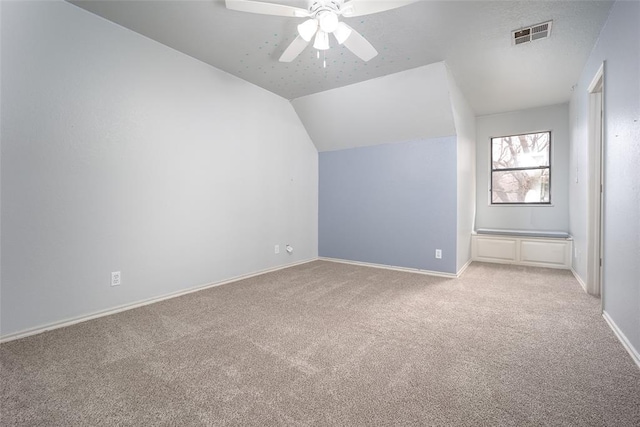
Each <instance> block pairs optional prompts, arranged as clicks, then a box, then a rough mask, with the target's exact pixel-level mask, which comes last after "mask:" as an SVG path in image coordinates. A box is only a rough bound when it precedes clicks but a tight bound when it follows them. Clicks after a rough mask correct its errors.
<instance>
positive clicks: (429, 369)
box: [0, 261, 640, 426]
mask: <svg viewBox="0 0 640 427" xmlns="http://www.w3.org/2000/svg"><path fill="white" fill-rule="evenodd" d="M0 362H1V365H0V380H1V393H2V402H1V407H0V409H1V413H0V417H1V418H0V424H2V425H3V426H10V425H59V426H71V425H83V426H89V425H139V426H141V425H410V424H411V425H456V426H463V425H473V426H477V425H518V426H521V425H579V426H588V425H608V426H614V425H617V426H634V425H635V426H638V425H640V370H639V369H638V368H637V367H636V366H635V365H634V364H633V362H632V360H631V358H630V357H629V355H628V354H627V353H626V352H625V350H624V349H623V347H622V345H621V344H620V343H619V342H618V341H617V340H616V338H615V337H614V335H613V333H612V332H611V330H610V329H609V328H608V326H607V325H606V324H605V322H604V320H603V319H602V318H601V316H600V314H599V300H597V299H595V298H592V297H590V296H588V295H586V294H585V293H584V292H583V291H582V289H581V288H580V286H579V285H578V283H577V282H576V281H575V279H574V278H573V277H572V275H571V273H570V272H568V271H558V270H547V269H538V268H527V267H513V266H501V265H491V264H481V263H474V264H472V265H471V266H470V267H469V269H468V270H467V272H466V273H465V274H464V276H463V277H462V278H460V279H457V280H456V279H442V278H436V277H429V276H423V275H417V274H409V273H401V272H396V271H388V270H381V269H373V268H367V267H357V266H351V265H344V264H337V263H330V262H323V261H316V262H312V263H309V264H304V265H300V266H297V267H292V268H289V269H286V270H282V271H278V272H274V273H270V274H266V275H263V276H260V277H256V278H252V279H248V280H244V281H242V282H237V283H233V284H229V285H225V286H221V287H217V288H211V289H208V290H204V291H201V292H197V293H193V294H189V295H186V296H183V297H180V298H175V299H171V300H167V301H164V302H160V303H157V304H153V305H150V306H146V307H142V308H138V309H135V310H130V311H127V312H123V313H120V314H116V315H113V316H109V317H104V318H101V319H97V320H92V321H89V322H85V323H82V324H78V325H75V326H71V327H68V328H64V329H59V330H55V331H51V332H48V333H44V334H41V335H37V336H33V337H29V338H25V339H22V340H19V341H13V342H8V343H5V344H2V345H0Z"/></svg>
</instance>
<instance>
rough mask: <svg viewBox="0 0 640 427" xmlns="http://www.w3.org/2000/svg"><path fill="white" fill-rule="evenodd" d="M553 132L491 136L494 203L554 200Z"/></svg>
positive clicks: (540, 202) (548, 201)
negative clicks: (552, 180) (552, 173)
mask: <svg viewBox="0 0 640 427" xmlns="http://www.w3.org/2000/svg"><path fill="white" fill-rule="evenodd" d="M550 147H551V132H540V133H529V134H524V135H514V136H502V137H499V138H491V189H490V192H491V204H492V205H515V204H526V205H529V204H531V205H534V204H538V205H544V204H547V205H548V204H550V203H551V188H550V177H551V163H550V152H551V151H550Z"/></svg>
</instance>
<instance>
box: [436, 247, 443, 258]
mask: <svg viewBox="0 0 640 427" xmlns="http://www.w3.org/2000/svg"><path fill="white" fill-rule="evenodd" d="M436 259H442V249H436Z"/></svg>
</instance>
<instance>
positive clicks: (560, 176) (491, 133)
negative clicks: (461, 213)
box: [475, 104, 569, 231]
mask: <svg viewBox="0 0 640 427" xmlns="http://www.w3.org/2000/svg"><path fill="white" fill-rule="evenodd" d="M547 130H550V131H551V206H490V204H489V184H490V181H489V179H490V166H491V165H490V150H489V148H490V144H491V142H490V141H491V138H492V137H498V136H507V135H517V134H523V133H531V132H538V131H547ZM476 135H477V137H476V153H477V160H476V171H477V173H476V179H477V181H476V182H477V188H476V224H475V226H476V228H506V229H519V230H554V231H568V230H569V201H568V200H569V189H568V187H569V109H568V104H560V105H552V106H549V107H542V108H533V109H529V110H522V111H515V112H510V113H504V114H493V115H489V116H481V117H478V118H477V120H476Z"/></svg>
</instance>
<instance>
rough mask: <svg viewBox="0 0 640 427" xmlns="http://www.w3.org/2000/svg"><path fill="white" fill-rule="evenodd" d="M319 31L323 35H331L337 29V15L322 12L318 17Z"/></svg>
mask: <svg viewBox="0 0 640 427" xmlns="http://www.w3.org/2000/svg"><path fill="white" fill-rule="evenodd" d="M318 22H319V24H320V29H321V30H322V31H324V32H325V33H333V32H334V31H335V30H336V28H338V15H336V14H335V13H333V12H322V13H320V14H319V15H318Z"/></svg>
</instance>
